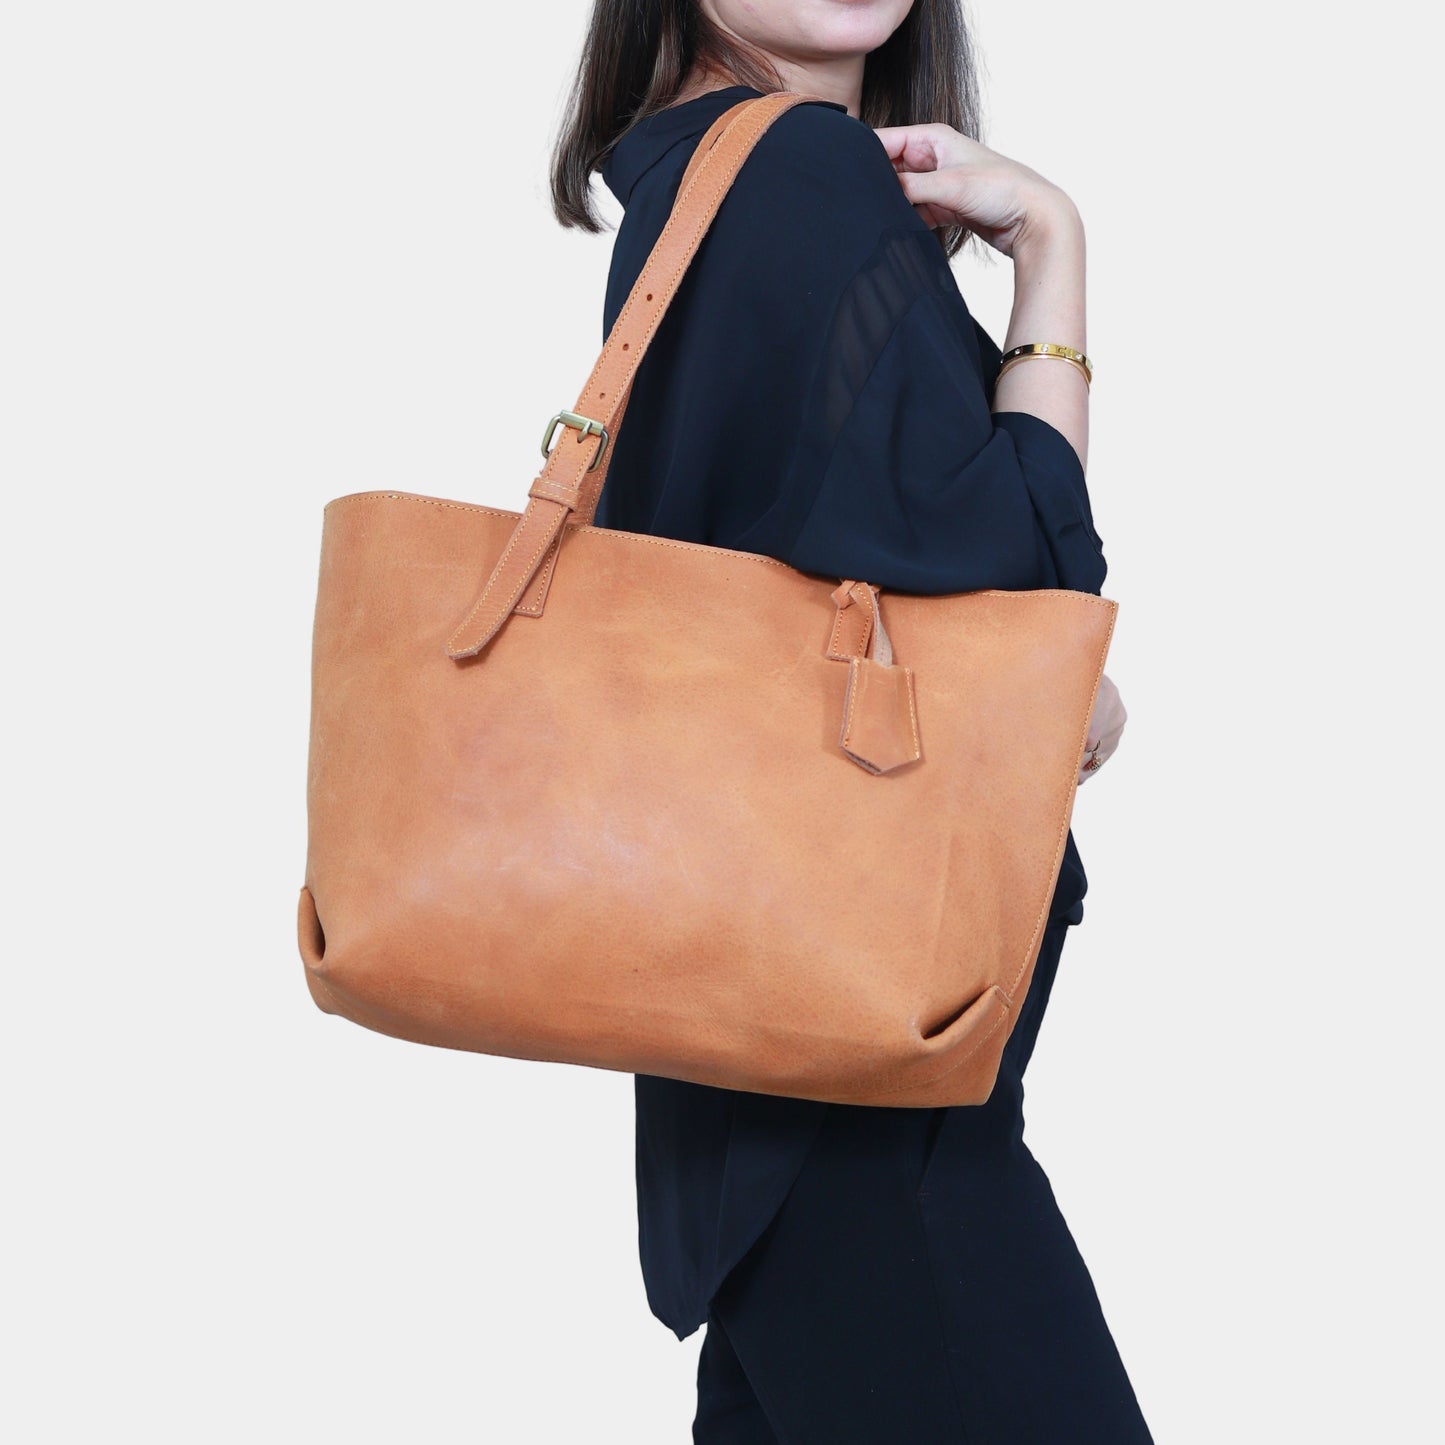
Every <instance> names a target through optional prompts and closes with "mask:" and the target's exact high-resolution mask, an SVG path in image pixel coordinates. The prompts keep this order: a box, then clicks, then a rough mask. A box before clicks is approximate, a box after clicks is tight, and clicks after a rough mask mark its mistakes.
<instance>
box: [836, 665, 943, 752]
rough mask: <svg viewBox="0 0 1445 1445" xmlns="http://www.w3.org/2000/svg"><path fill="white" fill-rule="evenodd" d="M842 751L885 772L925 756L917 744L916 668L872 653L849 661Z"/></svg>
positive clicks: (840, 740) (841, 740) (844, 701)
mask: <svg viewBox="0 0 1445 1445" xmlns="http://www.w3.org/2000/svg"><path fill="white" fill-rule="evenodd" d="M838 741H839V743H840V744H841V745H842V748H843V751H844V752H845V753H847V754H848V756H849V757H850V758H852V759H853V761H854V762H855V763H857V764H858V765H859V767H862V768H866V769H867V770H868V771H869V772H870V773H886V772H889V771H891V770H892V769H894V768H899V767H902V766H903V764H904V763H913V762H917V761H918V759H919V758H920V757H922V755H923V750H922V748H921V747H920V746H919V742H918V709H917V706H916V704H915V702H914V697H913V669H912V668H911V667H900V666H899V665H898V664H897V663H892V664H888V665H885V664H883V663H881V662H877V661H875V660H874V659H873V658H871V657H850V658H849V659H848V693H847V696H846V697H845V698H844V699H843V728H842V731H841V732H840V733H839V734H838Z"/></svg>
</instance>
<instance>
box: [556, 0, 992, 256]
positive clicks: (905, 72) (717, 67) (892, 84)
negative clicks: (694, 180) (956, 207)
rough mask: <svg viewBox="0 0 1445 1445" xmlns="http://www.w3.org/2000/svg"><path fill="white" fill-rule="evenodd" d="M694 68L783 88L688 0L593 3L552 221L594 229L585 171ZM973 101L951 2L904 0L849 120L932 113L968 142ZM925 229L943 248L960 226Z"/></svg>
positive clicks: (723, 78)
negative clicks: (907, 0) (902, 13)
mask: <svg viewBox="0 0 1445 1445" xmlns="http://www.w3.org/2000/svg"><path fill="white" fill-rule="evenodd" d="M695 69H696V70H700V71H704V72H706V73H707V74H709V75H714V76H716V77H717V79H718V82H719V86H721V85H724V84H732V85H750V86H752V87H753V88H754V89H755V90H760V91H762V92H763V93H764V94H768V93H770V92H772V91H775V90H783V89H786V87H785V85H784V84H783V81H782V78H781V77H780V76H779V75H778V73H777V70H776V69H775V68H774V66H773V65H772V63H771V62H770V61H769V60H768V58H767V57H766V56H765V55H763V54H762V53H761V52H759V51H758V50H756V49H755V48H754V47H753V46H751V45H748V44H746V43H745V42H741V41H738V40H735V39H734V38H733V37H732V36H729V35H727V34H725V33H724V32H723V31H721V30H719V29H718V27H717V26H716V25H715V24H713V22H712V21H711V20H709V19H708V17H707V16H706V15H705V14H703V12H702V8H701V6H700V5H699V3H698V0H594V3H593V6H592V19H591V21H590V22H589V24H588V26H587V35H586V38H585V40H584V41H583V45H582V59H581V62H580V64H579V65H578V67H577V74H576V76H575V77H574V79H573V82H572V91H571V94H570V96H569V98H568V102H567V110H566V116H565V118H564V120H563V124H562V128H561V131H560V136H559V139H558V141H557V144H556V146H555V148H554V150H553V152H552V209H553V211H554V213H555V214H556V216H557V219H558V220H559V221H560V222H561V223H562V225H564V226H576V227H579V228H580V229H581V230H584V231H594V232H596V231H601V230H602V229H603V223H602V220H601V218H600V216H599V215H598V213H597V210H596V206H595V203H594V200H593V196H592V188H591V177H592V173H593V172H594V171H595V170H597V169H599V168H600V167H601V165H602V163H603V161H604V160H606V158H607V155H608V153H609V152H610V151H611V149H612V147H613V146H614V145H616V144H617V141H618V140H619V138H620V137H621V136H622V134H623V132H624V131H626V130H627V128H628V127H629V126H630V125H631V124H632V123H633V122H634V121H636V120H639V119H641V118H642V117H643V116H645V115H651V114H653V113H654V112H655V111H659V110H662V109H664V108H665V107H666V106H668V105H670V104H671V103H672V101H673V100H674V99H675V98H676V97H677V95H678V94H679V92H680V91H681V89H682V85H683V82H684V80H686V79H687V77H688V76H689V75H690V74H691V73H692V72H693V71H694V70H695ZM979 109H980V107H979V97H978V81H977V74H976V70H975V66H974V58H973V45H972V42H971V40H970V37H969V32H968V23H967V21H966V19H965V18H964V12H963V3H962V0H914V5H913V8H912V9H911V10H910V11H909V12H908V14H907V16H906V17H905V18H904V20H903V23H902V24H901V25H899V27H898V29H897V30H895V31H894V32H893V34H892V35H890V36H889V37H888V39H887V40H886V41H884V43H883V44H882V45H880V46H879V47H878V49H877V50H874V51H872V52H871V53H870V54H869V56H868V58H867V60H866V61H865V62H864V68H863V101H862V106H861V111H862V114H861V117H860V118H861V119H862V120H863V122H864V123H865V124H867V125H870V126H883V125H920V124H924V123H926V122H928V121H942V122H943V123H944V124H946V125H951V126H952V127H953V128H954V129H955V130H959V131H962V132H963V134H964V135H968V136H972V137H973V138H974V139H978V136H979V128H980V118H979ZM934 234H935V235H937V236H938V239H939V241H940V242H941V243H942V245H943V249H944V251H945V252H946V253H947V254H948V255H949V256H952V255H954V254H955V253H956V252H957V251H958V249H959V247H961V246H962V245H963V244H964V241H965V240H966V239H967V237H968V234H969V233H968V232H967V231H966V230H964V229H963V228H962V227H959V226H940V227H938V228H937V229H936V230H935V232H934Z"/></svg>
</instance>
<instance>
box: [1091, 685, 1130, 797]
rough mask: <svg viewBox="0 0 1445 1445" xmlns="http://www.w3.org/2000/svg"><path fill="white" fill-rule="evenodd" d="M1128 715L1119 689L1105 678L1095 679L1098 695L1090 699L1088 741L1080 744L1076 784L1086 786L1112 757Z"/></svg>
mask: <svg viewBox="0 0 1445 1445" xmlns="http://www.w3.org/2000/svg"><path fill="white" fill-rule="evenodd" d="M1128 720H1129V714H1128V713H1126V712H1125V711H1124V702H1123V699H1122V698H1121V697H1120V696H1119V689H1118V688H1117V687H1115V686H1114V684H1113V683H1112V682H1111V681H1110V680H1109V678H1108V677H1107V676H1104V677H1101V678H1100V679H1099V695H1098V697H1096V698H1095V699H1094V715H1093V716H1092V717H1091V718H1090V719H1089V738H1088V741H1087V742H1086V743H1085V745H1084V765H1083V767H1082V768H1080V769H1079V781H1080V782H1081V783H1086V782H1088V780H1089V779H1090V778H1092V777H1093V776H1094V774H1095V773H1097V772H1098V771H1099V769H1100V768H1101V767H1103V765H1104V764H1105V763H1106V762H1108V761H1109V759H1110V758H1111V757H1112V756H1113V755H1114V751H1115V749H1116V748H1118V746H1119V738H1120V735H1121V734H1122V733H1123V731H1124V724H1125V723H1126V722H1127V721H1128Z"/></svg>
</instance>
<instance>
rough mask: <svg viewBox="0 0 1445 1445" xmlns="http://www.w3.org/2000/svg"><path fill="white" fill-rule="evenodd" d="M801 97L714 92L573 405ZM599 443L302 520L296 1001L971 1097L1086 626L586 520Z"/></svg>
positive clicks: (628, 340)
mask: <svg viewBox="0 0 1445 1445" xmlns="http://www.w3.org/2000/svg"><path fill="white" fill-rule="evenodd" d="M806 98H808V97H804V96H800V95H796V94H784V95H773V96H765V97H762V98H761V99H757V100H750V101H747V102H744V103H743V104H742V105H740V106H738V107H735V108H734V110H733V111H730V112H729V113H728V114H727V115H725V116H724V117H723V118H722V120H723V121H724V122H726V125H724V124H722V123H721V122H720V123H719V125H717V126H715V127H714V128H713V131H710V132H709V134H708V136H705V137H704V138H703V141H702V142H701V143H700V144H699V147H698V155H697V157H696V158H695V168H694V167H690V176H689V178H687V179H685V181H684V184H683V186H682V187H681V189H680V191H679V195H678V200H677V203H676V206H675V209H674V213H673V217H672V220H671V221H669V223H668V227H667V228H666V229H665V230H664V232H663V236H662V238H661V239H660V240H659V242H658V245H657V247H656V248H655V250H654V252H653V255H652V258H651V259H650V260H649V262H648V265H647V267H646V268H644V270H643V273H642V275H641V276H640V277H639V279H638V282H637V285H636V287H635V288H634V290H633V292H632V294H631V296H630V297H629V300H628V303H627V305H626V306H625V307H624V309H623V311H622V313H621V314H620V315H619V317H618V320H617V323H616V324H615V325H614V327H613V328H612V331H611V333H610V334H609V336H608V340H607V345H606V346H605V347H604V350H603V355H602V357H601V358H600V359H599V362H598V365H597V367H596V368H595V369H594V371H593V375H592V378H591V379H590V380H589V382H588V385H587V387H586V388H585V389H584V391H583V394H582V397H581V399H580V400H579V402H578V405H577V407H576V408H575V409H576V410H577V411H578V412H579V413H580V414H582V415H584V416H589V417H592V418H594V419H596V420H598V421H600V422H602V423H603V425H604V426H606V427H607V428H608V431H609V434H610V435H615V429H616V427H617V424H618V422H619V421H620V419H621V415H622V410H623V408H624V406H625V401H626V392H627V388H628V386H629V385H630V382H631V377H632V375H633V374H635V369H636V364H637V362H638V361H640V359H641V353H642V352H644V351H645V349H646V343H647V340H648V339H650V336H651V334H652V332H653V331H655V329H656V325H657V322H658V320H659V319H660V317H661V314H662V311H663V310H665V308H666V304H667V302H668V301H669V300H670V299H671V296H672V294H673V293H674V292H675V290H676V286H677V283H678V281H679V280H680V279H681V275H682V273H683V270H684V269H685V267H686V264H687V261H688V259H690V257H691V255H692V253H693V251H694V250H695V249H696V246H697V243H698V242H699V241H700V239H701V236H702V234H703V233H704V232H705V231H706V228H707V224H708V222H709V221H710V220H711V217H712V215H713V214H714V213H715V211H716V209H717V206H718V204H720V202H721V199H722V196H723V194H724V193H725V192H726V189H727V187H728V185H729V184H730V182H731V180H732V177H733V175H735V174H736V172H737V169H738V168H739V167H740V166H741V165H742V163H743V161H744V160H745V159H746V156H747V153H748V151H749V150H750V149H751V147H752V145H753V144H755V143H756V141H757V139H758V138H759V137H760V136H761V134H762V133H763V131H764V129H765V128H766V126H767V124H770V123H771V121H772V120H773V119H775V118H776V116H777V115H779V114H781V113H782V112H783V111H784V110H786V109H787V108H788V106H789V105H792V104H797V103H798V102H799V101H801V100H803V99H806ZM674 223H676V224H675V225H674ZM634 303H636V304H634ZM599 446H605V444H604V443H602V442H601V439H600V438H599V437H597V436H596V435H583V433H582V432H581V431H579V430H577V429H574V428H571V427H569V428H566V429H564V430H562V431H561V432H560V434H559V440H558V441H557V443H556V445H555V446H554V447H553V450H552V452H551V454H550V455H549V457H548V461H547V464H546V466H545V467H544V469H543V471H542V473H541V474H540V475H539V477H538V478H537V480H536V481H535V482H534V483H533V485H532V488H531V490H530V493H529V500H528V503H527V509H526V511H525V512H524V513H521V514H519V513H516V512H511V511H506V510H501V509H494V508H487V507H479V506H470V505H467V504H465V503H462V502H453V501H446V500H441V499H437V498H432V497H424V496H418V495H414V494H409V493H400V492H372V493H363V494H359V495H356V496H351V497H344V498H341V499H339V500H337V501H335V502H332V503H331V504H330V505H329V506H328V508H327V509H326V514H325V522H324V527H323V536H322V554H321V571H320V580H319V588H318V596H317V607H316V615H315V628H314V637H313V664H312V665H313V671H312V712H311V737H310V768H309V776H308V793H307V799H308V822H309V844H308V856H307V867H306V879H305V887H304V888H303V889H302V893H301V898H300V906H299V915H298V935H299V941H300V947H301V953H302V957H303V959H304V960H305V963H306V967H307V976H308V979H309V982H310V987H311V991H312V994H313V997H314V998H315V1000H316V1002H317V1003H318V1004H319V1005H320V1007H322V1008H323V1009H325V1010H327V1011H328V1012H334V1013H339V1014H342V1015H344V1016H346V1017H348V1018H350V1019H353V1020H354V1021H356V1022H358V1023H361V1024H363V1025H365V1026H367V1027H369V1028H372V1029H376V1030H379V1031H381V1032H383V1033H388V1034H392V1035H395V1036H397V1037H400V1038H405V1039H411V1040H415V1041H418V1042H422V1043H428V1044H434V1045H440V1046H444V1047H451V1048H461V1049H471V1050H476V1051H479V1052H484V1053H491V1054H498V1055H505V1056H510V1057H517V1058H530V1059H547V1060H555V1061H559V1062H568V1063H574V1064H583V1065H589V1066H593V1067H601V1068H609V1069H618V1070H623V1071H627V1072H633V1073H648V1074H658V1075H665V1076H668V1077H673V1078H681V1079H690V1080H693V1081H696V1082H699V1083H706V1084H714V1085H719V1086H723V1087H728V1088H733V1089H743V1090H749V1091H754V1092H761V1093H775V1094H786V1095H791V1096H794V1097H799V1098H811V1099H821V1100H829V1101H837V1102H848V1103H861V1104H880V1105H900V1106H902V1105H907V1106H927V1105H936V1104H966V1103H979V1102H982V1101H983V1100H984V1099H986V1098H987V1097H988V1094H989V1092H990V1090H991V1088H992V1084H993V1080H994V1076H995V1074H996V1071H997V1068H998V1061H999V1056H1000V1054H1001V1052H1002V1049H1003V1046H1004V1043H1005V1042H1006V1040H1007V1038H1008V1035H1009V1032H1010V1030H1011V1029H1012V1027H1013V1022H1014V1020H1015V1019H1016V1018H1017V1012H1018V1007H1019V1005H1020V1003H1021V1001H1022V999H1023V997H1024V994H1025V992H1026V990H1027V988H1028V984H1029V979H1030V975H1031V972H1032V968H1033V964H1034V960H1035V958H1036V956H1037V953H1038V949H1039V944H1040V940H1041V938H1042V935H1043V930H1044V927H1045V924H1046V921H1047V910H1048V906H1049V901H1050V898H1051V895H1052V892H1053V887H1054V882H1055V879H1056V877H1057V875H1058V870H1059V865H1060V861H1061V858H1062V855H1063V849H1064V843H1065V838H1066V835H1067V830H1068V825H1069V818H1070V812H1071V809H1072V805H1073V798H1074V793H1075V781H1076V777H1077V771H1078V767H1079V764H1080V762H1081V761H1082V757H1083V751H1084V743H1085V733H1086V730H1087V727H1088V721H1089V715H1090V711H1091V709H1092V705H1093V700H1094V695H1095V691H1096V689H1097V686H1098V680H1099V677H1100V675H1101V673H1102V670H1103V665H1104V659H1105V655H1106V653H1107V649H1108V644H1109V637H1110V634H1111V631H1112V627H1113V621H1114V612H1115V609H1114V604H1113V603H1112V602H1108V601H1105V600H1103V599H1101V598H1098V597H1095V596H1093V595H1091V594H1088V593H1082V592H1067V591H1062V590H1048V591H1033V592H971V593H958V594H953V595H949V596H927V597H924V596H913V595H908V594H899V593H894V594H886V595H884V594H881V593H880V591H879V589H878V588H876V587H873V586H870V585H869V584H868V583H867V581H866V580H862V579H852V578H843V579H835V578H823V577H819V576H816V575H814V574H811V573H804V572H800V571H797V570H795V569H793V568H791V567H788V566H787V565H785V564H784V563H782V562H779V561H777V560H775V559H773V558H770V557H765V556H761V555H758V554H754V553H748V552H740V551H733V550H730V549H726V548H718V547H709V546H703V545H699V544H697V543H689V542H682V541H674V540H671V539H668V538H663V537H656V536H650V535H646V536H645V535H642V534H639V533H629V532H622V531H617V530H613V529H609V528H597V527H593V526H591V525H590V518H591V515H592V509H593V508H594V507H595V504H596V497H597V494H598V487H599V486H600V484H601V482H603V481H605V475H606V472H605V467H606V454H605V451H604V453H603V456H602V460H601V461H600V462H599V465H598V467H597V469H596V470H595V471H594V472H591V473H589V472H588V470H587V468H588V465H589V463H590V462H591V461H592V460H593V459H594V457H595V456H596V455H597V449H598V447H599ZM569 499H570V500H569ZM564 522H566V523H567V525H566V526H565V527H564V526H563V523H564ZM479 579H483V580H482V581H481V592H480V596H479V595H478V585H479ZM514 614H515V615H514ZM459 619H460V622H459Z"/></svg>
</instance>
